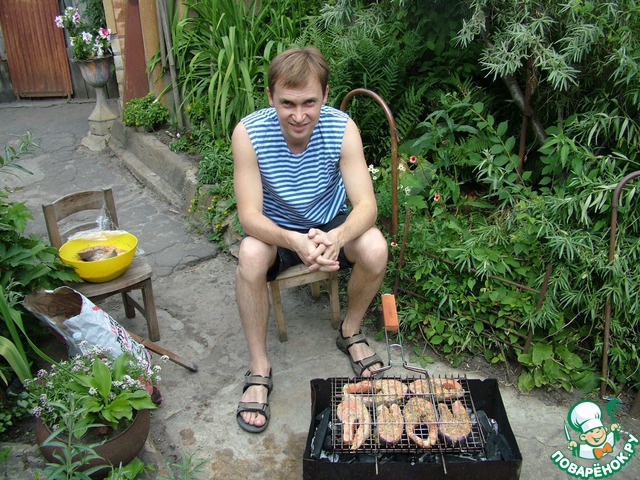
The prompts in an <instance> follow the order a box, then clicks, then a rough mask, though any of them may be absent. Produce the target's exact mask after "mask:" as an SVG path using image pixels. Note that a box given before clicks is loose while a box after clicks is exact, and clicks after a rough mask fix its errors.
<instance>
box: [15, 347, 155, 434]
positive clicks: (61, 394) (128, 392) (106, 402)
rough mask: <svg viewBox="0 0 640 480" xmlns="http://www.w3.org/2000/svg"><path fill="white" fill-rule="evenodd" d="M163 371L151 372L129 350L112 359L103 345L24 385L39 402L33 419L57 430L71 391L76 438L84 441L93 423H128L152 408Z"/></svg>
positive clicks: (110, 426) (41, 374)
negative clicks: (38, 418)
mask: <svg viewBox="0 0 640 480" xmlns="http://www.w3.org/2000/svg"><path fill="white" fill-rule="evenodd" d="M159 373H160V367H159V366H158V365H156V366H154V367H153V368H150V367H149V366H148V365H145V364H143V363H141V362H140V360H138V359H137V358H136V357H134V356H133V355H132V354H131V353H129V352H123V353H122V354H120V355H119V356H118V357H117V358H115V359H113V357H111V355H110V354H109V353H108V352H107V351H105V350H104V349H102V348H101V347H97V346H94V347H91V348H89V349H87V350H86V353H85V354H84V355H76V356H75V357H73V358H71V359H69V360H64V361H62V362H59V363H57V364H54V365H52V366H51V369H50V370H48V371H45V370H40V371H39V372H38V374H37V376H36V378H34V379H33V380H27V381H26V382H24V384H25V387H26V389H27V391H28V392H29V395H30V396H31V397H32V398H34V399H36V400H37V401H38V402H39V405H38V406H37V407H35V408H34V412H33V413H34V415H35V416H37V417H41V418H42V420H43V422H44V423H45V425H47V426H49V427H52V428H54V429H55V425H57V424H58V423H59V422H60V421H61V418H62V417H63V415H64V413H65V411H66V410H67V409H68V408H70V407H69V405H68V395H69V393H73V395H74V399H75V402H76V407H77V411H76V416H77V418H76V419H75V423H74V430H73V434H74V436H75V437H76V438H82V437H83V436H84V435H85V434H86V433H87V430H88V429H89V428H90V427H92V426H95V425H98V424H99V425H101V426H103V427H108V428H110V429H112V430H113V429H116V428H118V426H119V424H120V422H123V421H124V422H126V421H130V420H131V419H132V418H133V415H134V411H135V410H142V409H153V408H155V407H156V406H155V404H154V403H153V401H152V399H151V391H152V390H153V385H154V384H155V383H156V382H157V381H158V380H159Z"/></svg>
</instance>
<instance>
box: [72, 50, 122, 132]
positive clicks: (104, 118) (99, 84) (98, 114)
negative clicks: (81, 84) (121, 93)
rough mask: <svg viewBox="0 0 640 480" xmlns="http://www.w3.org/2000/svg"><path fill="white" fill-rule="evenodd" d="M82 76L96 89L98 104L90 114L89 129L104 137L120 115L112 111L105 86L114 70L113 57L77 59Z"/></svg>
mask: <svg viewBox="0 0 640 480" xmlns="http://www.w3.org/2000/svg"><path fill="white" fill-rule="evenodd" d="M76 64H77V65H78V68H79V69H80V73H81V74H82V78H84V80H85V81H86V82H87V83H88V84H89V85H91V86H92V87H93V88H95V90H96V106H95V108H94V109H93V112H92V113H91V115H89V130H90V131H91V133H92V134H94V135H98V136H101V137H104V136H106V135H109V134H110V133H111V127H112V126H113V122H114V121H115V119H116V118H118V116H117V115H116V114H115V113H114V112H113V111H111V109H110V108H109V105H108V103H107V93H106V91H105V86H106V85H107V82H108V81H109V78H110V77H111V72H112V70H113V57H112V56H108V57H100V58H93V59H90V60H76Z"/></svg>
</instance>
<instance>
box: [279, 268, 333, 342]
mask: <svg viewBox="0 0 640 480" xmlns="http://www.w3.org/2000/svg"><path fill="white" fill-rule="evenodd" d="M320 282H322V283H323V284H324V287H325V288H326V289H327V290H328V292H329V300H330V302H331V326H332V327H333V328H335V329H337V328H338V327H339V326H340V298H339V297H338V272H310V271H309V269H308V267H307V266H306V265H304V264H300V265H294V266H293V267H289V268H287V269H286V270H284V271H283V272H280V274H279V275H278V276H277V277H276V278H275V280H272V281H271V282H269V283H268V284H267V285H268V286H269V291H270V292H271V303H272V304H273V311H274V316H275V318H276V326H277V327H278V337H279V338H280V341H281V342H285V341H287V326H286V324H285V323H284V314H283V312H282V298H281V297H280V290H281V289H284V288H291V287H298V286H300V285H307V284H309V283H310V284H311V295H312V296H313V298H319V297H320Z"/></svg>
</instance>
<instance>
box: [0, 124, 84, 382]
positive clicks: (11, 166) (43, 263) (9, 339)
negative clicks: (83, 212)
mask: <svg viewBox="0 0 640 480" xmlns="http://www.w3.org/2000/svg"><path fill="white" fill-rule="evenodd" d="M17 139H18V143H17V145H11V144H9V145H5V147H4V156H2V155H0V170H1V171H2V172H7V173H9V174H11V175H17V173H18V172H22V173H26V174H30V172H29V171H28V170H27V169H25V168H24V167H22V166H21V165H20V164H18V163H17V162H18V160H19V158H20V157H21V156H22V155H25V154H27V153H29V152H31V151H32V150H33V149H34V148H35V147H37V145H36V144H35V143H34V142H33V140H32V137H31V134H30V133H28V132H27V134H25V135H24V136H17ZM31 219H33V217H32V215H31V213H30V212H29V209H28V208H27V207H26V205H25V204H24V203H22V202H9V201H8V193H7V192H6V191H5V189H0V315H1V316H2V320H3V321H2V322H0V355H1V356H2V357H3V358H4V360H5V361H6V362H7V364H8V366H9V368H10V370H8V371H7V370H6V367H5V366H4V364H3V365H0V377H1V378H2V379H3V381H4V382H5V383H8V382H9V380H10V375H16V376H17V377H18V378H19V379H20V380H24V379H27V378H30V377H31V372H30V371H29V365H30V361H29V353H30V351H29V350H28V349H27V348H26V347H25V345H26V344H27V340H28V337H27V333H26V330H25V326H24V325H23V322H22V312H21V309H20V308H19V307H18V305H19V304H20V301H21V299H22V297H23V296H24V295H25V294H28V293H31V292H32V291H34V290H38V289H41V288H53V287H56V286H59V285H60V284H61V283H63V282H64V281H79V280H80V278H79V277H78V276H77V275H76V273H75V272H74V271H73V269H72V268H69V267H67V266H66V265H64V264H63V263H62V262H61V260H60V259H59V258H58V256H57V250H56V249H55V248H53V247H51V246H48V245H46V244H45V243H44V242H43V241H42V238H40V237H38V236H36V235H24V231H25V228H26V225H27V222H28V220H31ZM32 348H33V346H32ZM8 372H11V373H10V374H9V373H8Z"/></svg>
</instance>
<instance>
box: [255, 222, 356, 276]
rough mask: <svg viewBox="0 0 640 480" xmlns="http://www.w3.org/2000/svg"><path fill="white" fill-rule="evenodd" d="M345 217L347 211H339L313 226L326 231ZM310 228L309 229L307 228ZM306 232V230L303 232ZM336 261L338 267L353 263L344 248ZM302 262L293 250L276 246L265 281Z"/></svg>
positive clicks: (349, 266) (342, 267) (348, 265)
mask: <svg viewBox="0 0 640 480" xmlns="http://www.w3.org/2000/svg"><path fill="white" fill-rule="evenodd" d="M346 219H347V213H346V212H345V213H339V214H338V215H336V216H335V217H334V219H333V220H331V221H330V222H329V223H325V224H324V225H319V226H317V227H315V228H318V229H320V230H322V231H323V232H328V231H329V230H332V229H334V228H336V227H337V226H339V225H342V224H343V223H344V221H345V220H346ZM309 230H311V229H309ZM305 233H306V232H305ZM338 261H339V262H340V269H341V270H342V269H344V268H351V267H352V266H353V264H352V263H351V262H349V260H347V257H346V256H345V254H344V250H342V249H340V254H339V255H338ZM299 263H302V260H301V259H300V257H299V256H298V254H297V253H296V252H294V251H293V250H289V249H288V248H283V247H278V253H277V255H276V261H275V262H274V264H273V265H272V266H271V268H269V271H268V272H267V282H270V281H271V280H273V279H275V278H276V277H277V276H278V273H280V272H282V271H284V270H286V269H287V268H289V267H292V266H294V265H298V264H299Z"/></svg>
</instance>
